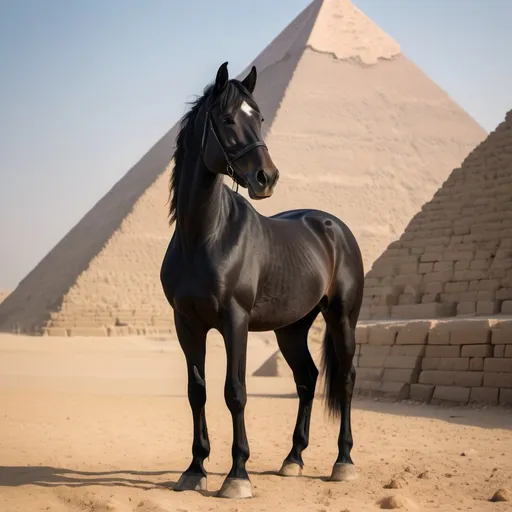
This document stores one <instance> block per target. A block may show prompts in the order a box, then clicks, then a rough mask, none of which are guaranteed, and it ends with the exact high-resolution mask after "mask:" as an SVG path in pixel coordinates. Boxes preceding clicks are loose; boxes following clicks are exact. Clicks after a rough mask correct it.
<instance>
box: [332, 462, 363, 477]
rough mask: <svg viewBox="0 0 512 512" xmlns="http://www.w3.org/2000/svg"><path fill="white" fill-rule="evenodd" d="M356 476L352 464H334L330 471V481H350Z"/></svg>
mask: <svg viewBox="0 0 512 512" xmlns="http://www.w3.org/2000/svg"><path fill="white" fill-rule="evenodd" d="M356 478H357V471H356V467H355V466H354V464H347V463H338V464H334V467H333V468H332V473H331V478H330V480H331V482H351V481H352V480H355V479H356Z"/></svg>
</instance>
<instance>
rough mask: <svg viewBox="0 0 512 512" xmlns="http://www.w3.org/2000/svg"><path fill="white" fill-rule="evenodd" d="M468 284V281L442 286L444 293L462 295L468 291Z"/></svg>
mask: <svg viewBox="0 0 512 512" xmlns="http://www.w3.org/2000/svg"><path fill="white" fill-rule="evenodd" d="M468 286H469V282H468V281H457V282H454V283H446V284H445V286H444V291H445V292H446V293H462V292H465V291H466V290H467V289H468Z"/></svg>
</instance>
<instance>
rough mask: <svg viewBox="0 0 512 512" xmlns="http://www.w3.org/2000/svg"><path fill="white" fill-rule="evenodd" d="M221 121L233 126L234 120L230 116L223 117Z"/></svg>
mask: <svg viewBox="0 0 512 512" xmlns="http://www.w3.org/2000/svg"><path fill="white" fill-rule="evenodd" d="M221 120H222V122H223V123H224V124H235V120H234V119H233V117H232V116H224V117H222V119H221Z"/></svg>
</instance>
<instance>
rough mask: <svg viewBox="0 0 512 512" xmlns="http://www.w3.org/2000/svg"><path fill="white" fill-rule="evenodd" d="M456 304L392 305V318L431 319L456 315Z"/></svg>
mask: <svg viewBox="0 0 512 512" xmlns="http://www.w3.org/2000/svg"><path fill="white" fill-rule="evenodd" d="M455 309H456V308H455V305H454V304H439V303H432V304H414V305H411V306H391V318H402V319H407V320H408V319H413V318H421V319H429V318H442V317H449V316H454V315H455Z"/></svg>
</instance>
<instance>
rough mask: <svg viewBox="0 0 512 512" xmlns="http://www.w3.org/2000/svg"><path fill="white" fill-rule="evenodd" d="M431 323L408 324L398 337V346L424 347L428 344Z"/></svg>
mask: <svg viewBox="0 0 512 512" xmlns="http://www.w3.org/2000/svg"><path fill="white" fill-rule="evenodd" d="M431 325H432V323H431V322H408V323H407V324H405V325H404V326H403V327H401V328H400V329H399V331H398V334H397V336H396V340H395V343H396V344H397V345H424V344H425V343H427V338H428V333H429V331H430V328H431Z"/></svg>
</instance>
